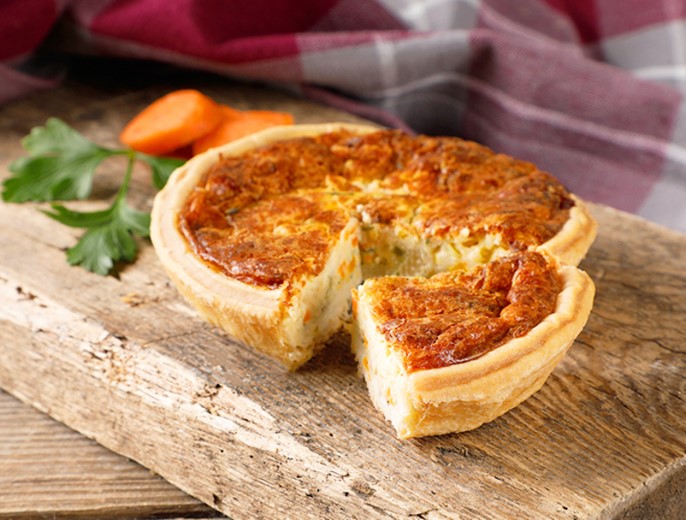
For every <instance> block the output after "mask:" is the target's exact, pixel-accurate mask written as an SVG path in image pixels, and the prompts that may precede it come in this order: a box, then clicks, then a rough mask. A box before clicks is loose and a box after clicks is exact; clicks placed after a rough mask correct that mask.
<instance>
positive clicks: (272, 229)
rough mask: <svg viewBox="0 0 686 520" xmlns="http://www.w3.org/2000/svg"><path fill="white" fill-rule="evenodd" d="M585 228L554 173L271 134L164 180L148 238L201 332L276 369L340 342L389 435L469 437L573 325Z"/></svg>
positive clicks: (557, 351) (543, 372) (384, 139)
mask: <svg viewBox="0 0 686 520" xmlns="http://www.w3.org/2000/svg"><path fill="white" fill-rule="evenodd" d="M595 232H596V224H595V222H594V220H593V219H592V218H591V216H590V215H589V213H588V211H587V209H586V207H585V206H584V204H583V202H582V201H581V200H579V199H578V198H577V197H575V196H574V195H573V194H571V193H569V192H568V191H567V190H566V189H565V188H564V186H562V184H560V183H559V182H558V181H557V180H556V179H555V178H554V177H552V176H551V175H549V174H547V173H545V172H542V171H540V170H539V169H537V168H536V167H535V166H534V165H532V164H530V163H527V162H524V161H520V160H516V159H514V158H512V157H508V156H506V155H503V154H497V153H495V152H493V151H492V150H490V149H488V148H486V147H484V146H481V145H479V144H477V143H473V142H469V141H465V140H462V139H459V138H456V137H429V136H410V135H407V134H405V133H403V132H400V131H397V130H387V129H379V128H376V127H372V126H366V125H348V124H324V125H294V126H289V127H276V128H271V129H267V130H265V131H262V132H260V133H258V134H254V135H252V136H249V137H246V138H243V139H241V140H238V141H235V142H233V143H230V144H228V145H225V146H222V147H219V148H215V149H211V150H209V151H207V152H205V153H203V154H201V155H198V156H196V157H194V158H193V159H191V160H190V161H188V162H187V163H186V164H185V165H184V166H182V167H181V168H179V169H178V170H176V171H175V172H174V173H173V175H172V176H171V178H170V179H169V182H168V183H167V185H166V187H165V188H164V189H163V190H161V191H160V192H159V193H158V195H157V196H156V198H155V202H154V205H153V211H152V223H151V238H152V241H153V244H154V247H155V250H156V252H157V254H158V256H159V258H160V261H161V263H162V265H163V266H164V268H165V270H166V271H167V273H168V274H169V276H170V278H171V279H172V280H173V282H174V283H175V285H176V286H177V288H178V289H179V291H180V292H181V294H182V295H183V296H184V297H185V298H186V299H187V300H188V301H189V302H190V303H191V304H192V305H193V306H194V307H195V308H196V309H197V310H198V312H199V313H200V314H201V315H202V316H203V317H204V318H205V319H206V320H208V321H209V322H211V323H213V324H215V325H217V326H219V327H220V328H222V329H223V330H225V331H226V332H228V333H229V334H230V335H231V336H232V337H234V338H235V339H237V340H238V341H240V342H243V343H245V344H246V345H249V346H250V347H253V348H255V349H257V350H259V351H261V352H263V353H264V354H266V355H268V356H271V357H273V358H275V359H277V360H278V361H279V362H280V363H281V364H283V365H284V366H285V367H287V368H288V369H291V370H293V369H297V368H298V367H300V366H301V365H302V364H304V363H305V362H307V361H308V360H309V359H310V358H312V356H313V355H315V354H316V353H317V352H318V351H319V349H321V348H322V347H323V346H324V345H325V344H326V342H327V341H328V340H329V339H330V338H331V337H332V336H333V335H334V334H335V333H337V332H338V331H339V330H341V329H343V328H345V329H348V330H349V331H350V333H351V338H352V349H353V352H354V353H355V356H356V359H357V361H358V364H359V370H360V373H361V374H362V375H363V376H364V378H365V380H366V383H367V386H368V388H369V392H370V396H371V399H372V401H373V403H374V405H375V406H376V407H377V408H378V409H379V410H381V412H383V414H384V415H385V417H386V418H387V419H388V420H389V421H390V422H391V423H392V424H393V426H394V428H395V430H396V433H397V435H398V436H399V437H401V438H409V437H417V436H424V435H437V434H443V433H449V432H456V431H465V430H469V429H473V428H476V427H478V426H479V425H481V424H483V423H484V422H487V421H490V420H492V419H494V418H496V417H498V416H499V415H501V414H503V413H505V412H506V411H507V410H509V409H511V408H512V407H514V406H516V405H517V404H519V403H520V402H522V401H523V400H524V399H526V398H527V397H529V396H530V395H531V394H532V393H534V392H535V391H536V390H538V389H539V388H540V387H541V386H542V384H543V383H544V382H545V380H546V378H547V377H548V375H549V374H550V372H551V371H552V369H553V368H554V367H555V366H556V364H557V363H558V362H559V361H560V359H561V358H562V357H563V355H564V353H565V352H566V350H567V349H568V348H569V346H570V345H571V344H572V342H573V341H574V338H575V337H576V336H577V335H578V334H579V332H580V331H581V330H582V328H583V326H584V324H585V322H586V320H587V318H588V315H589V313H590V311H591V307H592V302H593V295H594V286H593V283H592V281H591V280H590V278H589V277H588V276H587V275H586V274H585V273H584V272H583V271H581V270H579V269H578V268H577V267H576V266H577V265H578V263H579V262H580V261H581V259H582V258H583V257H584V256H585V254H586V252H587V250H588V249H589V247H590V246H591V244H592V242H593V240H594V237H595Z"/></svg>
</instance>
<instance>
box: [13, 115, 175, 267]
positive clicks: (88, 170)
mask: <svg viewBox="0 0 686 520" xmlns="http://www.w3.org/2000/svg"><path fill="white" fill-rule="evenodd" d="M22 145H23V147H24V149H25V150H26V151H27V152H28V156H27V157H22V158H19V159H17V160H15V161H14V162H12V163H11V164H10V166H9V170H10V172H11V173H12V175H11V176H10V177H9V178H7V179H6V180H5V181H4V182H3V192H2V198H3V200H4V201H6V202H28V201H34V202H51V201H66V200H77V199H85V198H87V197H89V196H90V194H91V191H92V186H93V177H94V175H95V172H96V169H97V167H98V166H99V165H100V164H101V163H102V162H103V161H104V160H106V159H108V158H110V157H115V156H125V157H126V158H127V167H126V172H125V174H124V179H123V181H122V183H121V185H120V187H119V190H118V192H117V194H116V196H115V197H114V200H113V201H112V203H111V205H110V207H108V208H107V209H104V210H101V211H90V212H82V211H74V210H71V209H69V208H67V207H65V206H64V205H62V204H59V203H54V202H53V204H52V205H51V209H50V210H44V211H43V213H45V214H46V215H48V216H49V217H51V218H53V219H55V220H57V221H58V222H61V223H62V224H65V225H67V226H70V227H76V228H82V229H85V230H86V232H85V233H84V234H83V236H82V237H81V239H80V240H79V241H78V242H77V244H76V245H75V246H73V247H71V248H69V249H68V250H67V261H68V262H69V263H70V264H72V265H80V266H81V267H83V268H85V269H87V270H89V271H93V272H94V273H98V274H101V275H106V274H109V273H110V272H111V271H112V269H113V267H114V265H115V263H116V262H120V261H124V262H131V261H133V260H134V259H135V257H136V253H137V251H138V247H137V245H136V240H135V236H138V237H141V238H145V237H148V236H149V234H150V214H149V213H146V212H143V211H138V210H136V209H134V208H132V207H131V206H130V205H129V204H128V202H127V195H128V192H129V187H130V183H131V174H132V172H133V167H134V164H135V163H136V161H142V162H144V163H146V164H147V165H148V166H149V167H150V170H151V174H152V182H153V185H154V186H155V187H156V188H157V189H161V188H162V187H163V186H164V184H165V183H166V182H167V179H168V178H169V175H171V172H172V171H174V169H175V168H177V167H178V166H180V165H181V164H182V163H183V161H182V160H179V159H173V158H169V157H155V156H151V155H147V154H144V153H140V152H136V151H133V150H130V149H114V148H105V147H103V146H99V145H97V144H95V143H93V142H92V141H90V140H88V139H86V138H85V137H83V136H82V135H81V134H80V133H79V132H78V131H76V130H74V129H73V128H71V127H70V126H69V125H67V124H66V123H64V122H63V121H61V120H59V119H56V118H51V119H48V121H47V122H46V124H45V126H43V127H36V128H34V129H33V130H32V131H31V133H30V134H29V135H28V136H26V137H25V138H24V139H23V140H22Z"/></svg>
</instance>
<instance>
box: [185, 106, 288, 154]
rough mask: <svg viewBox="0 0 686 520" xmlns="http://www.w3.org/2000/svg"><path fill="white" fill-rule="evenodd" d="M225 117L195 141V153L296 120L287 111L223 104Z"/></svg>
mask: <svg viewBox="0 0 686 520" xmlns="http://www.w3.org/2000/svg"><path fill="white" fill-rule="evenodd" d="M222 113H223V114H224V118H223V120H222V122H221V123H220V124H219V125H218V126H217V127H216V128H215V129H214V130H213V131H211V132H210V133H208V134H207V135H205V136H204V137H201V138H200V139H198V140H197V141H195V142H194V143H193V153H194V154H199V153H201V152H204V151H205V150H209V149H210V148H214V147H215V146H219V145H222V144H226V143H228V142H230V141H234V140H236V139H240V138H241V137H245V136H246V135H249V134H252V133H254V132H258V131H260V130H264V129H265V128H269V127H272V126H280V125H292V124H293V123H294V122H295V121H294V119H293V116H292V115H291V114H289V113H287V112H275V111H272V110H246V111H244V112H241V111H238V110H234V109H233V108H231V107H228V106H226V105H222Z"/></svg>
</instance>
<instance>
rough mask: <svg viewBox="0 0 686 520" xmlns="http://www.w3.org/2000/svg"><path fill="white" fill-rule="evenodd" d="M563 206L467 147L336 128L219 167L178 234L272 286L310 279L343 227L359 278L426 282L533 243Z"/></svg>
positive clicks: (526, 169)
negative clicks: (355, 252)
mask: <svg viewBox="0 0 686 520" xmlns="http://www.w3.org/2000/svg"><path fill="white" fill-rule="evenodd" d="M574 205H575V202H574V200H573V198H572V196H571V195H570V194H569V192H567V190H566V189H565V188H564V187H563V186H562V185H561V184H560V183H559V182H558V181H557V180H555V179H554V178H553V177H551V176H550V175H548V174H546V173H544V172H541V171H539V170H538V169H536V168H535V167H534V166H533V165H531V164H529V163H526V162H523V161H517V160H515V159H512V158H510V157H507V156H504V155H500V154H495V153H494V152H492V151H491V150H489V149H488V148H486V147H484V146H481V145H478V144H476V143H473V142H468V141H463V140H461V139H458V138H448V137H441V138H434V137H426V136H420V137H410V136H408V135H406V134H403V133H401V132H398V131H391V130H387V131H378V132H374V133H372V134H368V135H363V136H360V135H356V134H353V133H351V132H348V131H345V130H341V131H338V132H330V133H326V134H321V135H315V136H313V137H304V138H298V139H292V140H287V141H282V142H277V143H274V144H270V145H267V146H264V147H261V148H259V149H256V150H251V151H249V152H247V153H244V154H241V155H240V156H235V157H226V158H224V159H223V160H222V161H220V162H218V163H217V164H216V165H214V166H213V167H212V168H211V169H210V170H209V171H208V172H207V174H206V175H205V177H204V178H203V179H202V181H201V182H200V183H199V184H198V185H197V186H196V188H195V189H194V190H193V192H192V193H191V194H190V196H189V197H188V200H187V202H186V204H185V207H184V209H183V211H182V212H181V214H180V215H179V227H180V229H181V230H182V232H183V234H184V236H185V237H186V239H187V240H188V242H189V244H190V245H191V246H192V247H193V249H194V250H195V252H196V253H197V254H198V255H199V256H200V257H202V258H203V259H204V260H206V261H207V262H209V263H211V264H212V265H213V266H214V268H216V269H218V270H220V271H221V272H223V273H224V274H226V275H227V276H230V277H232V278H234V279H237V280H240V281H242V282H245V283H249V284H253V285H256V286H266V287H269V288H275V287H278V286H280V285H282V284H284V283H285V282H287V281H290V280H294V279H298V278H301V277H308V276H314V275H315V274H316V273H318V272H319V271H321V269H322V267H323V265H324V264H325V262H326V259H327V258H328V256H329V253H330V249H331V244H332V243H333V242H334V241H333V237H336V236H338V234H339V233H340V230H341V229H342V228H343V227H344V226H345V225H346V223H347V222H348V221H349V220H350V219H351V218H355V219H357V220H359V221H360V222H361V226H360V242H361V244H360V251H361V261H362V269H363V276H364V277H369V276H379V275H387V274H419V275H431V274H435V273H438V272H441V271H445V270H448V269H455V268H467V267H473V266H474V265H478V264H481V263H484V262H486V261H488V260H489V259H490V256H491V255H493V254H494V252H497V251H500V252H503V251H506V250H513V249H514V250H523V249H526V248H527V247H530V246H536V245H540V244H542V243H544V242H546V241H547V240H549V239H550V238H552V237H553V236H555V234H556V233H558V232H559V230H560V229H561V228H562V226H563V225H564V223H565V222H566V221H567V220H568V219H569V210H570V208H571V207H573V206H574ZM485 244H486V245H487V247H484V245H485ZM470 248H471V249H470ZM484 251H488V254H486V257H484Z"/></svg>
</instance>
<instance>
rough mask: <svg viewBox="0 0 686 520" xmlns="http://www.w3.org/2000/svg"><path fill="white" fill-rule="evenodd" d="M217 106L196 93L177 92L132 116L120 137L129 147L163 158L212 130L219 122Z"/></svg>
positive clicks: (220, 119)
mask: <svg viewBox="0 0 686 520" xmlns="http://www.w3.org/2000/svg"><path fill="white" fill-rule="evenodd" d="M222 117H223V114H222V110H221V108H220V105H218V104H217V103H215V102H214V101H213V100H212V99H210V98H209V97H207V96H205V95H204V94H202V93H200V92H198V91H197V90H190V89H188V90H177V91H174V92H171V93H169V94H167V95H166V96H163V97H161V98H160V99H158V100H157V101H155V102H153V103H152V104H150V105H149V106H148V107H146V108H145V109H143V111H141V112H140V113H139V114H138V115H137V116H136V117H134V118H133V119H132V120H131V121H130V122H129V124H127V125H126V127H125V128H124V130H123V131H122V132H121V134H120V135H119V140H120V141H121V142H122V143H123V144H125V145H127V146H129V147H130V148H132V149H134V150H137V151H139V152H143V153H148V154H151V155H163V154H165V153H169V152H171V151H173V150H176V149H179V148H183V147H184V146H187V145H189V144H191V143H193V142H194V141H196V140H197V139H199V138H201V137H203V136H204V135H207V134H208V133H210V132H211V131H213V130H214V129H215V128H216V127H217V126H218V125H219V123H220V122H221V121H222Z"/></svg>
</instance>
